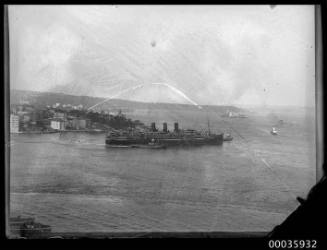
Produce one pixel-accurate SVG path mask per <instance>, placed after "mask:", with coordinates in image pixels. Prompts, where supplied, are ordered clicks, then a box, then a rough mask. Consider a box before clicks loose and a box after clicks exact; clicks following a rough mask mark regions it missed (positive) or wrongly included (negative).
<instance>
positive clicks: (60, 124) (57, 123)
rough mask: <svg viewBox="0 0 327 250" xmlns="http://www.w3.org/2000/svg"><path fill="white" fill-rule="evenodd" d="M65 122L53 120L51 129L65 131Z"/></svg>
mask: <svg viewBox="0 0 327 250" xmlns="http://www.w3.org/2000/svg"><path fill="white" fill-rule="evenodd" d="M65 125H66V124H65V121H62V120H51V122H50V127H51V128H52V129H55V130H65Z"/></svg>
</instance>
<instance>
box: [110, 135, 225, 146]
mask: <svg viewBox="0 0 327 250" xmlns="http://www.w3.org/2000/svg"><path fill="white" fill-rule="evenodd" d="M223 140H224V138H223V134H221V135H215V136H209V137H195V138H158V137H157V138H156V139H155V141H156V144H158V145H161V146H165V147H171V146H201V145H221V144H222V143H223ZM151 141H152V139H150V138H148V139H142V138H137V139H135V138H122V139H120V138H107V139H106V144H107V145H121V146H132V145H148V144H149V143H151Z"/></svg>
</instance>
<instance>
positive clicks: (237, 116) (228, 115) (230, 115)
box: [222, 111, 248, 118]
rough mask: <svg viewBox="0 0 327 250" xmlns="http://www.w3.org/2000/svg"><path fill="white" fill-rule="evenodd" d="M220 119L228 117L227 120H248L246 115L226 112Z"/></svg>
mask: <svg viewBox="0 0 327 250" xmlns="http://www.w3.org/2000/svg"><path fill="white" fill-rule="evenodd" d="M222 117H228V118H248V116H247V115H244V114H240V113H236V112H232V111H228V112H226V113H225V114H223V115H222Z"/></svg>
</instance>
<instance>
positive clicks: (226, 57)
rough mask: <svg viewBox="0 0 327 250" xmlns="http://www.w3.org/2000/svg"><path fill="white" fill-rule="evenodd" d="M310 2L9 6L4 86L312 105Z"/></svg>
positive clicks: (140, 98)
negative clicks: (7, 68)
mask: <svg viewBox="0 0 327 250" xmlns="http://www.w3.org/2000/svg"><path fill="white" fill-rule="evenodd" d="M314 25H315V24H314V6H313V5H299V6H296V5H292V6H288V5H277V6H275V7H273V8H272V7H271V6H270V5H258V6H256V5H246V6H245V5H244V6H237V5H236V6H235V5H233V6H228V5H209V6H205V5H203V6H201V5H196V6H192V5H189V6H185V5H184V6H178V5H177V6H176V5H174V6H147V5H141V6H133V5H131V6H128V5H124V6H122V5H98V6H97V5H94V6H93V5H87V6H83V5H74V6H70V5H64V6H63V5H44V6H37V5H33V6H24V5H19V6H18V5H17V6H15V5H11V6H9V29H10V31H9V32H10V77H11V82H10V85H11V89H21V90H33V91H41V92H44V91H53V92H61V93H66V94H73V95H88V96H97V97H105V98H108V99H110V98H119V99H126V100H136V101H145V102H172V103H189V104H195V105H196V104H199V105H259V106H266V105H283V106H284V105H286V106H288V105H291V106H310V107H312V106H314V102H315V40H314V35H315V34H314Z"/></svg>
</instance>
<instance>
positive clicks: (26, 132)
mask: <svg viewBox="0 0 327 250" xmlns="http://www.w3.org/2000/svg"><path fill="white" fill-rule="evenodd" d="M68 132H88V133H105V132H106V131H105V130H90V129H83V130H82V129H80V130H57V131H24V132H18V133H10V134H11V135H20V134H54V133H68Z"/></svg>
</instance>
